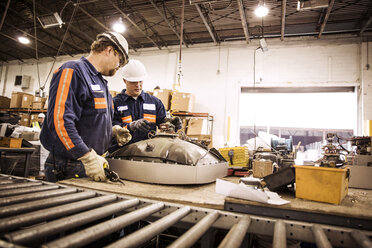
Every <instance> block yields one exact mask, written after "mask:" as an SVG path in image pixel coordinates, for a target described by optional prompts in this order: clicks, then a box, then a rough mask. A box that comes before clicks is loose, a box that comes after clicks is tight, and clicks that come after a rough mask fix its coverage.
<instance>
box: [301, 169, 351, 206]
mask: <svg viewBox="0 0 372 248" xmlns="http://www.w3.org/2000/svg"><path fill="white" fill-rule="evenodd" d="M294 167H295V169H296V197H297V198H302V199H305V200H312V201H319V202H328V203H334V204H340V203H341V201H342V199H344V197H345V196H346V195H347V192H348V188H349V173H350V172H349V169H348V168H344V169H339V168H326V167H316V166H303V165H295V166H294Z"/></svg>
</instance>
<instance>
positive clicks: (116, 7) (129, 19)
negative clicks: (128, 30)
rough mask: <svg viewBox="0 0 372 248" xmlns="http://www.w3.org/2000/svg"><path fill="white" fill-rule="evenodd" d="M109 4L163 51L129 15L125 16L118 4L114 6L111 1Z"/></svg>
mask: <svg viewBox="0 0 372 248" xmlns="http://www.w3.org/2000/svg"><path fill="white" fill-rule="evenodd" d="M109 2H110V3H111V5H112V6H113V7H114V8H115V9H116V10H117V11H119V12H120V14H121V15H122V16H123V17H124V18H125V19H127V20H128V21H129V22H130V23H131V24H132V25H133V26H134V27H135V28H136V29H137V30H138V31H140V32H141V33H142V34H143V35H144V36H145V37H146V39H148V40H149V41H150V42H151V43H152V44H154V45H155V46H156V47H157V48H159V50H161V47H160V45H159V44H157V43H156V42H155V41H154V40H153V39H152V38H151V37H150V36H148V35H147V34H146V33H145V32H144V31H143V30H142V29H141V28H140V27H139V26H138V25H137V24H136V23H135V22H134V21H133V20H132V19H131V18H130V17H129V16H128V15H127V14H125V13H124V12H123V11H122V10H121V9H120V8H119V7H118V6H116V4H114V3H113V2H112V1H111V0H109Z"/></svg>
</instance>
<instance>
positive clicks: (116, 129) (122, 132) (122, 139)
mask: <svg viewBox="0 0 372 248" xmlns="http://www.w3.org/2000/svg"><path fill="white" fill-rule="evenodd" d="M112 136H114V137H115V139H116V141H117V142H118V145H119V146H123V145H125V144H126V143H128V142H129V141H130V140H131V139H132V135H131V134H130V132H129V130H128V129H127V128H123V127H121V126H119V125H115V126H113V127H112Z"/></svg>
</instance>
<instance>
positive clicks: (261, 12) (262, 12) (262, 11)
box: [254, 3, 269, 17]
mask: <svg viewBox="0 0 372 248" xmlns="http://www.w3.org/2000/svg"><path fill="white" fill-rule="evenodd" d="M254 13H255V14H256V16H258V17H264V16H266V15H267V14H268V13H269V9H268V8H267V7H266V5H265V3H263V4H261V3H260V4H258V6H257V8H256V9H255V10H254Z"/></svg>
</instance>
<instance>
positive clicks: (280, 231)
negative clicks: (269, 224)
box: [273, 220, 287, 248]
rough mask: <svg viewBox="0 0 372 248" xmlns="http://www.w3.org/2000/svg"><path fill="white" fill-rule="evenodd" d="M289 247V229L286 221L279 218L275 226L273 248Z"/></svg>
mask: <svg viewBox="0 0 372 248" xmlns="http://www.w3.org/2000/svg"><path fill="white" fill-rule="evenodd" d="M285 247H287V231H286V227H285V223H284V222H283V221H282V220H277V221H276V222H275V226H274V237H273V248H285Z"/></svg>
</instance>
